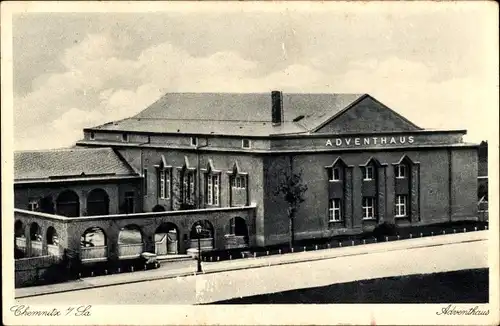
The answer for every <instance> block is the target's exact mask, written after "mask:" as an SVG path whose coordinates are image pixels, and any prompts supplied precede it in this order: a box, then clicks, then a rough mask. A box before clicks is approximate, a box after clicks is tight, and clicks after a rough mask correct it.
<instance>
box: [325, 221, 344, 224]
mask: <svg viewBox="0 0 500 326" xmlns="http://www.w3.org/2000/svg"><path fill="white" fill-rule="evenodd" d="M341 223H344V221H343V220H340V221H333V220H329V221H328V224H341Z"/></svg>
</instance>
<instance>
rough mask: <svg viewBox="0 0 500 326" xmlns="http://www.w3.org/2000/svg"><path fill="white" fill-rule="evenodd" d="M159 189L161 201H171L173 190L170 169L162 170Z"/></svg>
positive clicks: (159, 177) (159, 175) (159, 176)
mask: <svg viewBox="0 0 500 326" xmlns="http://www.w3.org/2000/svg"><path fill="white" fill-rule="evenodd" d="M158 179H159V180H158V187H159V190H160V191H159V194H158V197H159V198H160V199H167V200H168V199H170V196H171V191H172V190H171V189H172V171H171V170H170V169H161V170H160V171H159V173H158Z"/></svg>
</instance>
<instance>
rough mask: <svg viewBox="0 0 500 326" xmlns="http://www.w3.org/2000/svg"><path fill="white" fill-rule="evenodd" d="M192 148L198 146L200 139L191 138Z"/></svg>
mask: <svg viewBox="0 0 500 326" xmlns="http://www.w3.org/2000/svg"><path fill="white" fill-rule="evenodd" d="M191 146H198V137H191Z"/></svg>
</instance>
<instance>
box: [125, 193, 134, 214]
mask: <svg viewBox="0 0 500 326" xmlns="http://www.w3.org/2000/svg"><path fill="white" fill-rule="evenodd" d="M124 199H125V210H126V214H133V213H134V212H135V191H125V194H124ZM129 204H131V206H132V210H130V209H129V208H130V205H129Z"/></svg>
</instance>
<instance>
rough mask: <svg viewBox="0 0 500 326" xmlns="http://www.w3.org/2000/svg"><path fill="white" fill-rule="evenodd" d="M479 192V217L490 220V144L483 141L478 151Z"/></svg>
mask: <svg viewBox="0 0 500 326" xmlns="http://www.w3.org/2000/svg"><path fill="white" fill-rule="evenodd" d="M477 182H478V190H477V198H478V201H479V204H478V205H479V216H480V218H481V219H482V220H488V142H486V141H482V142H481V144H479V151H478V177H477Z"/></svg>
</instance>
